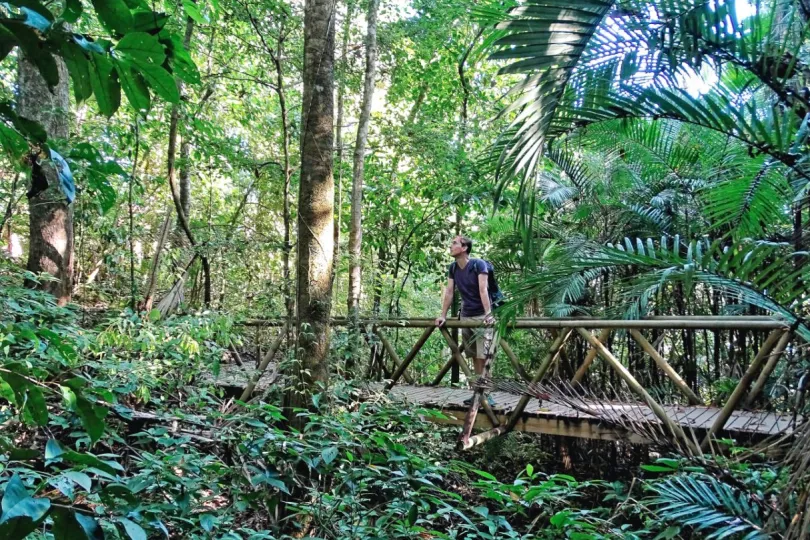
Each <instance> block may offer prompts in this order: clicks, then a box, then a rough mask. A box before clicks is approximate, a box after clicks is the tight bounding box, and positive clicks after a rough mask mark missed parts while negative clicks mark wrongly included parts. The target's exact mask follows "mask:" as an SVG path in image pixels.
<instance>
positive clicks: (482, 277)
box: [478, 273, 492, 322]
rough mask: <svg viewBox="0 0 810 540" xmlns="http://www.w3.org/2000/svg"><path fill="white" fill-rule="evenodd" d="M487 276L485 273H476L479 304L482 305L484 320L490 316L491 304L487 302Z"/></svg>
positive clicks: (487, 320)
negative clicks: (479, 297)
mask: <svg viewBox="0 0 810 540" xmlns="http://www.w3.org/2000/svg"><path fill="white" fill-rule="evenodd" d="M488 278H489V276H488V275H487V274H486V273H481V274H478V294H479V295H480V296H481V305H482V306H484V315H486V317H487V318H486V319H484V322H490V319H491V318H492V305H491V304H490V303H489V279H488Z"/></svg>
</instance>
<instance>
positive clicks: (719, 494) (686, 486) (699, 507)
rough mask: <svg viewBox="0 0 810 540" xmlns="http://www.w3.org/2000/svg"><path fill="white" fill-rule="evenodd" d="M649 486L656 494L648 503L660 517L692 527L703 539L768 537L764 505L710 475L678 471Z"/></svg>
mask: <svg viewBox="0 0 810 540" xmlns="http://www.w3.org/2000/svg"><path fill="white" fill-rule="evenodd" d="M648 489H650V490H651V491H652V492H654V493H655V495H654V496H653V497H651V498H650V499H649V503H650V504H651V506H653V507H654V508H655V511H656V513H657V514H658V515H659V516H660V517H662V518H663V519H665V520H666V521H671V522H676V523H679V524H681V525H686V526H689V527H693V528H694V529H695V530H697V531H701V532H702V534H704V535H705V536H702V537H703V538H706V539H719V538H727V537H730V536H732V535H741V536H743V537H744V538H747V539H754V538H757V539H759V538H768V537H769V535H768V534H766V533H765V532H763V530H762V515H763V514H764V512H765V510H766V508H763V505H762V504H761V503H760V502H759V501H758V500H757V499H755V498H753V497H751V496H750V495H748V494H747V493H744V492H741V491H738V490H736V489H734V488H733V487H732V486H730V485H728V484H726V483H724V482H721V481H720V480H717V479H716V478H714V477H712V476H708V475H701V474H688V475H687V474H679V475H677V476H671V477H668V478H665V479H663V480H658V481H654V482H650V483H649V484H648Z"/></svg>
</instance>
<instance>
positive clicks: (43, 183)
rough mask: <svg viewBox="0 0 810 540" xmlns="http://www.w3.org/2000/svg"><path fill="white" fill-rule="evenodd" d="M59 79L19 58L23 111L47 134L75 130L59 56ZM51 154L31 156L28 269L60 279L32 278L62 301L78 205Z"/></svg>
mask: <svg viewBox="0 0 810 540" xmlns="http://www.w3.org/2000/svg"><path fill="white" fill-rule="evenodd" d="M54 59H55V60H56V65H57V67H58V71H59V83H58V84H57V85H56V86H55V87H54V88H53V89H49V88H48V85H47V83H46V82H45V80H44V79H43V78H42V75H40V74H39V71H38V70H37V68H36V67H35V66H34V65H33V64H31V63H29V62H28V61H27V60H26V59H25V58H24V57H23V56H22V55H21V56H20V61H19V63H18V66H19V67H18V79H17V84H18V87H19V92H20V95H19V100H18V104H19V105H18V111H19V114H20V116H22V117H24V118H28V119H30V120H35V121H36V122H39V123H40V124H41V125H42V127H43V128H45V132H46V133H47V134H48V138H53V139H67V138H68V136H69V135H70V129H69V124H68V111H69V108H70V96H69V91H70V87H69V85H68V72H67V68H66V67H65V63H64V61H62V59H61V58H58V57H54ZM49 158H50V156H46V155H42V154H40V155H39V156H32V161H34V162H35V163H34V164H33V165H32V167H31V182H30V184H29V190H28V215H29V220H28V222H29V228H30V235H29V241H28V270H30V271H31V272H34V273H36V274H39V273H40V272H47V273H49V274H51V275H52V276H53V277H54V278H56V280H55V281H50V280H46V281H42V282H40V283H33V282H32V283H29V285H31V286H34V287H37V288H40V289H42V290H45V291H48V292H50V293H51V294H53V295H54V296H55V297H56V298H57V302H58V303H59V304H60V305H65V304H67V303H68V302H69V301H70V294H71V291H72V290H73V206H72V205H71V204H70V203H68V201H67V199H66V198H65V195H64V193H63V192H62V190H61V188H60V187H59V177H58V172H57V170H56V166H55V165H54V164H53V162H52V161H50V159H49Z"/></svg>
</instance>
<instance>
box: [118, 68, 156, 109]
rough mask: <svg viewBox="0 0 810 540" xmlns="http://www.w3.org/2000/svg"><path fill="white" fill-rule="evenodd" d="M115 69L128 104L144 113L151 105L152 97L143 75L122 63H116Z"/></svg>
mask: <svg viewBox="0 0 810 540" xmlns="http://www.w3.org/2000/svg"><path fill="white" fill-rule="evenodd" d="M115 69H116V71H118V79H119V80H120V81H121V87H122V88H123V89H124V93H125V94H126V96H127V99H128V100H129V104H130V105H132V108H133V109H135V110H136V111H139V112H141V113H142V114H144V115H145V114H146V112H147V111H148V110H149V108H150V107H151V106H152V99H151V97H150V95H149V88H148V87H147V86H146V82H144V80H143V77H142V76H141V75H140V74H139V73H135V72H134V71H133V70H132V69H131V68H130V67H129V66H128V65H126V64H123V63H118V64H116V65H115Z"/></svg>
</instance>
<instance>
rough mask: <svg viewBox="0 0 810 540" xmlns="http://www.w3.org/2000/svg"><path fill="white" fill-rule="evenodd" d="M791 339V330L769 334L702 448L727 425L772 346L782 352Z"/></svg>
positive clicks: (716, 420)
mask: <svg viewBox="0 0 810 540" xmlns="http://www.w3.org/2000/svg"><path fill="white" fill-rule="evenodd" d="M780 335H781V339H780ZM777 340H778V341H779V343H778V344H777V345H776V347H774V343H776V342H777ZM789 340H790V332H782V331H781V330H775V331H773V332H771V333H770V334H769V335H768V338H767V339H766V340H765V343H763V344H762V347H761V348H760V349H759V352H758V353H757V355H756V356H755V357H754V359H753V360H752V361H751V365H750V366H748V370H746V372H745V374H744V375H743V376H742V379H740V382H739V383H737V387H736V388H734V391H733V392H732V393H731V395H730V396H729V397H728V401H726V404H725V405H723V408H722V409H721V410H720V414H719V415H717V418H716V419H715V421H714V424H712V427H711V428H709V432H708V433H706V437H705V438H704V439H703V442H702V443H701V444H700V446H701V448H703V449H706V448H708V447H709V444H710V443H711V439H712V437H714V436H715V435H717V434H718V433H720V431H722V430H723V428H724V427H725V426H726V422H728V419H729V418H731V414H732V413H733V412H734V410H735V409H736V408H737V404H738V403H739V402H740V401H741V400H742V398H743V396H744V395H745V393H746V392H747V391H748V387H749V386H751V383H752V382H753V380H754V377H755V376H756V374H757V373H759V369H760V368H761V367H762V365H763V364H764V363H765V359H766V358H767V357H768V352H770V350H771V348H772V347H774V354H782V351H783V350H784V347H786V346H787V342H788V341H789ZM780 345H781V346H782V350H779V349H778V347H779V346H780Z"/></svg>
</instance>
